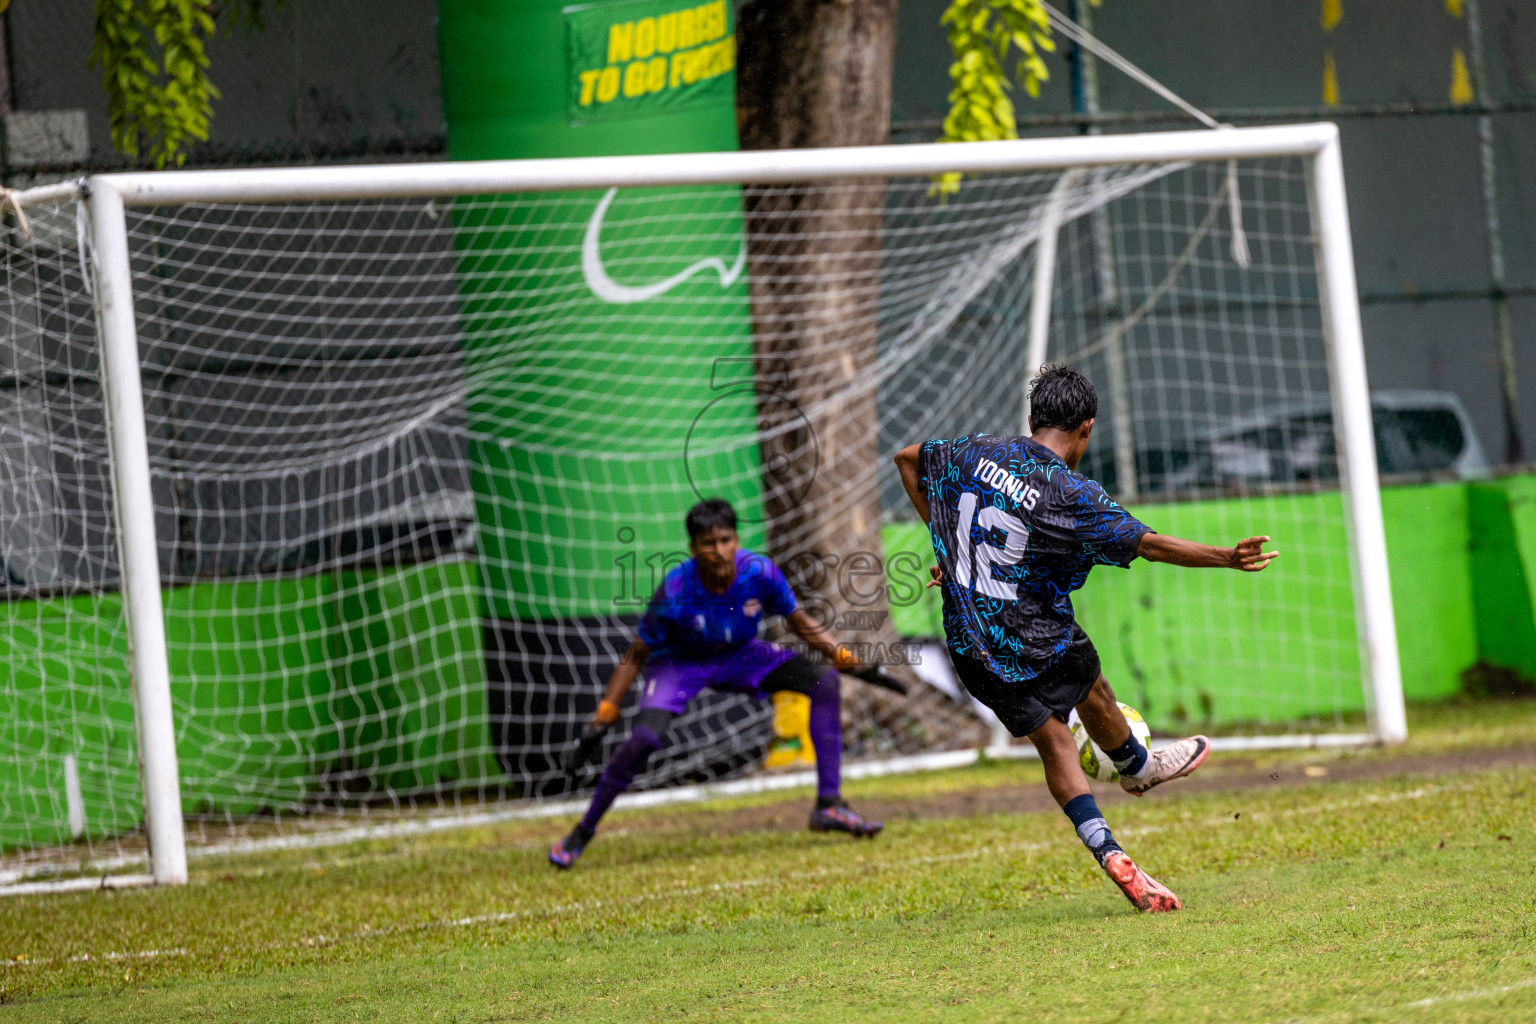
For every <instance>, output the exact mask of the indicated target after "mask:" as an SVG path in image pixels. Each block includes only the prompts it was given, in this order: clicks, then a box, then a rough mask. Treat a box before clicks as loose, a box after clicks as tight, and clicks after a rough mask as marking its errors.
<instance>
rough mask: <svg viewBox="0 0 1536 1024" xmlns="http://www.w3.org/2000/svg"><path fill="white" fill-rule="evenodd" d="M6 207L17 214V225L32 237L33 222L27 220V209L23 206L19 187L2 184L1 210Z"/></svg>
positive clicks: (0, 188)
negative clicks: (8, 186)
mask: <svg viewBox="0 0 1536 1024" xmlns="http://www.w3.org/2000/svg"><path fill="white" fill-rule="evenodd" d="M6 208H9V209H10V211H11V212H12V213H14V214H15V215H16V226H17V227H18V228H20V229H21V233H22V234H24V235H26V236H27V238H29V239H30V238H31V237H32V223H31V222H30V221H28V220H27V211H26V210H25V209H24V208H23V206H22V201H21V192H20V191H19V190H18V189H14V188H5V187H3V186H0V210H4V209H6Z"/></svg>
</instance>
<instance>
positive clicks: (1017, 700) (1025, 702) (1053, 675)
mask: <svg viewBox="0 0 1536 1024" xmlns="http://www.w3.org/2000/svg"><path fill="white" fill-rule="evenodd" d="M949 660H950V661H952V662H954V665H955V675H956V676H958V677H959V679H960V682H961V683H962V684H964V686H965V688H966V689H967V690H969V691H970V694H971V696H972V697H975V698H976V699H977V700H979V701H981V702H982V703H983V704H985V705H986V706H987V707H989V708H991V709H992V713H993V714H995V715H996V716H997V719H998V721H1000V722H1002V723H1003V725H1004V727H1006V728H1007V730H1008V731H1009V732H1010V733H1012V734H1013V735H1015V736H1028V735H1029V734H1030V733H1032V732H1034V731H1035V730H1036V729H1038V728H1040V727H1041V726H1042V725H1044V724H1045V722H1046V719H1048V718H1050V717H1051V716H1052V715H1055V716H1056V717H1057V718H1059V719H1061V720H1062V721H1063V722H1065V721H1066V720H1067V715H1069V714H1070V713H1071V711H1072V709H1073V708H1075V707H1077V706H1078V705H1079V704H1081V703H1082V702H1083V701H1085V700H1087V699H1088V691H1089V690H1091V689H1093V684H1094V683H1096V682H1098V679H1099V652H1098V651H1097V650H1095V649H1094V646H1093V641H1092V640H1089V639H1088V634H1087V633H1084V632H1083V630H1082V627H1081V626H1079V625H1078V624H1077V623H1075V622H1074V623H1073V624H1072V644H1071V646H1070V647H1068V648H1067V650H1066V653H1065V654H1063V655H1062V656H1061V657H1060V658H1058V659H1056V663H1055V664H1054V665H1052V666H1051V667H1050V668H1048V669H1046V670H1045V671H1044V672H1043V673H1041V674H1040V675H1038V676H1036V677H1035V678H1033V679H1029V680H1026V681H1024V682H1022V683H1010V682H1008V681H1007V680H1004V679H999V678H998V677H997V676H995V675H993V673H992V670H991V669H989V668H987V666H986V665H985V664H984V663H983V662H981V661H979V660H977V659H975V658H967V657H965V656H964V655H956V654H954V652H950V656H949Z"/></svg>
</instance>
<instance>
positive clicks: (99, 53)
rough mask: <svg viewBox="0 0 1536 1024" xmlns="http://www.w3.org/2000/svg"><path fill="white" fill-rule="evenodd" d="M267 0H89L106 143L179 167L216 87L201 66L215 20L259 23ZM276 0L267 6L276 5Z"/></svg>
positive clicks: (201, 134)
mask: <svg viewBox="0 0 1536 1024" xmlns="http://www.w3.org/2000/svg"><path fill="white" fill-rule="evenodd" d="M270 2H272V0H224V2H223V3H222V4H221V3H219V2H217V0H94V4H95V7H94V10H95V16H96V38H95V43H94V44H93V45H92V47H91V60H90V66H91V67H93V68H100V69H101V83H102V88H103V89H105V90H106V93H107V114H108V120H109V121H110V123H111V127H112V145H113V146H115V147H116V148H117V150H118V152H120V153H123V154H125V155H127V156H130V157H135V158H137V157H140V156H148V157H149V158H150V159H151V160H152V161H153V162H154V165H155V166H156V167H165V166H166V165H168V164H170V165H175V166H180V165H181V164H183V163H185V162H186V158H187V157H186V152H185V149H186V147H187V146H188V145H190V144H191V143H192V142H193V141H197V142H206V141H208V128H209V125H210V123H211V122H212V121H213V103H214V101H215V100H217V99H218V98H219V90H218V87H217V86H215V85H214V84H213V79H212V78H211V77H210V76H209V72H208V51H207V42H208V40H209V39H210V38H212V36H213V34H214V26H215V19H219V20H223V21H224V22H225V26H226V31H232V30H233V29H234V28H235V27H237V26H240V27H244V28H245V30H246V31H247V32H249V31H253V30H257V29H261V28H264V27H265V24H264V22H263V12H264V7H265V6H266V4H267V3H270ZM282 5H283V0H275V3H273V6H275V7H281V6H282Z"/></svg>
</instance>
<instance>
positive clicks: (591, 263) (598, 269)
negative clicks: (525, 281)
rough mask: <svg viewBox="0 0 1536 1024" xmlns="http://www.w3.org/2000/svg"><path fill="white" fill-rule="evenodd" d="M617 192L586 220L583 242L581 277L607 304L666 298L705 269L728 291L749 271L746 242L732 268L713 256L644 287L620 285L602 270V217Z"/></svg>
mask: <svg viewBox="0 0 1536 1024" xmlns="http://www.w3.org/2000/svg"><path fill="white" fill-rule="evenodd" d="M618 192H619V190H618V189H616V188H611V189H609V190H608V192H607V194H606V195H604V196H603V198H602V200H601V201H599V202H598V204H597V209H595V210H593V211H592V219H591V220H589V221H587V236H586V238H585V239H583V240H582V243H581V274H582V276H583V277H585V278H586V279H587V287H588V288H590V289H592V294H593V295H596V296H597V297H598V298H600V299H602V300H603V301H604V302H611V303H613V304H615V305H619V306H627V305H629V304H630V303H632V302H645V301H646V300H648V299H654V298H656V297H657V296H658V295H665V294H666V293H667V292H669V291H671V290H672V289H673V288H676V287H677V286H678V285H680V284H682V283H683V282H684V281H686V280H688V279H689V278H690V277H693V276H694V275H695V274H697V273H700V272H701V271H705V270H713V271H714V272H715V273H716V274H718V275H719V276H720V287H721V288H729V287H730V286H731V285H733V284H735V283H736V281H737V279H738V278H740V277H741V272H742V271H743V270H745V269H747V246H746V243H745V242H743V243H742V246H741V252H739V253H737V255H736V262H735V263H732V264H731V265H730V266H729V267H727V266H726V265H725V261H724V260H722V259H720V258H718V257H715V256H710V257H708V258H707V259H702V260H699V261H698V262H697V263H694V264H692V265H691V266H687V267H684V268H683V269H682V270H679V271H678V272H677V273H675V274H673V275H672V276H671V277H668V278H665V279H663V280H661V281H654V282H652V283H651V284H643V285H627V284H620V283H619V282H617V281H615V280H614V279H613V278H612V277H609V276H608V271H607V270H606V269H604V267H603V253H602V240H603V216H604V215H605V214H606V213H607V212H608V207H609V206H611V205H613V197H614V196H616V195H618Z"/></svg>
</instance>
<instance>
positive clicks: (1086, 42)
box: [1040, 2, 1228, 128]
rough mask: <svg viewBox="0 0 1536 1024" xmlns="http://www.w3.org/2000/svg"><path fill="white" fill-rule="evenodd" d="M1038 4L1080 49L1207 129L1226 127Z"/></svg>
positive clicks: (1054, 25) (1052, 25)
mask: <svg viewBox="0 0 1536 1024" xmlns="http://www.w3.org/2000/svg"><path fill="white" fill-rule="evenodd" d="M1040 6H1042V7H1044V8H1045V13H1046V15H1047V16H1048V17H1049V18H1050V20H1051V27H1052V28H1054V29H1055V30H1056V31H1058V32H1060V33H1061V34H1062V35H1064V36H1066V37H1067V38H1068V39H1070V40H1072V41H1073V42H1074V43H1077V44H1078V45H1079V46H1081V47H1082V48H1083V49H1085V50H1090V51H1092V53H1093V54H1094V55H1095V56H1096V57H1099V58H1100V59H1101V60H1103V61H1104V62H1105V63H1107V64H1110V65H1112V66H1113V67H1115V68H1117V69H1118V70H1120V71H1122V72H1124V73H1125V74H1126V75H1127V76H1129V77H1130V78H1132V79H1134V80H1135V81H1137V82H1139V83H1141V84H1142V85H1144V86H1146V87H1147V88H1148V89H1151V90H1152V91H1153V92H1155V93H1157V94H1158V95H1159V96H1161V97H1162V98H1163V99H1165V100H1167V101H1168V102H1169V103H1172V104H1173V105H1174V106H1176V107H1178V108H1179V109H1180V110H1182V111H1184V113H1186V114H1188V115H1189V116H1190V117H1192V118H1194V119H1195V120H1196V121H1199V122H1200V123H1201V124H1203V125H1205V126H1206V127H1207V128H1222V127H1228V126H1225V125H1223V124H1221V122H1219V121H1217V120H1216V119H1215V118H1214V117H1212V116H1211V115H1210V114H1207V113H1206V112H1205V111H1203V110H1201V109H1200V108H1199V107H1197V106H1195V105H1194V104H1193V103H1190V102H1189V101H1188V100H1186V99H1184V97H1182V96H1180V95H1179V94H1178V93H1176V92H1174V91H1173V90H1172V89H1170V88H1168V87H1167V86H1166V85H1164V84H1163V83H1162V82H1159V81H1158V80H1157V79H1155V78H1153V77H1152V76H1151V75H1149V74H1147V73H1146V72H1145V71H1143V70H1141V68H1139V67H1137V66H1136V65H1135V64H1132V63H1131V62H1130V61H1129V60H1127V59H1125V58H1124V57H1122V56H1121V55H1120V54H1119V53H1117V52H1115V51H1114V50H1113V49H1111V48H1110V47H1109V45H1108V44H1107V43H1105V42H1104V41H1103V40H1102V39H1099V38H1098V37H1097V36H1095V35H1094V34H1093V33H1091V32H1089V31H1088V30H1086V29H1085V28H1083V27H1082V26H1081V25H1079V24H1078V23H1077V22H1075V21H1073V20H1072V19H1071V18H1069V17H1067V16H1066V15H1064V14H1062V13H1061V12H1060V11H1058V10H1057V9H1056V8H1054V7H1052V6H1051V5H1050V4H1048V3H1044V2H1042V3H1041V5H1040Z"/></svg>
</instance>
